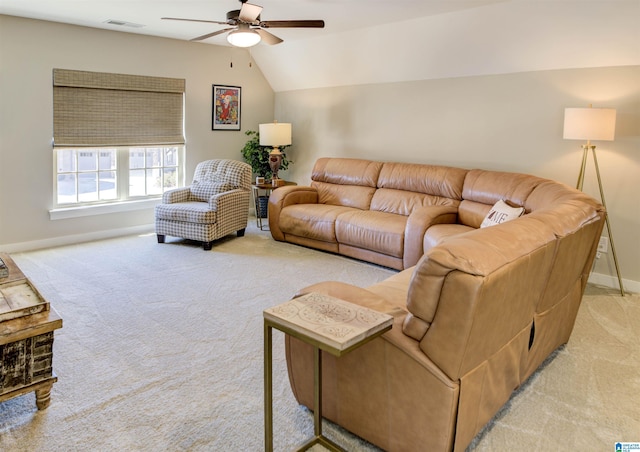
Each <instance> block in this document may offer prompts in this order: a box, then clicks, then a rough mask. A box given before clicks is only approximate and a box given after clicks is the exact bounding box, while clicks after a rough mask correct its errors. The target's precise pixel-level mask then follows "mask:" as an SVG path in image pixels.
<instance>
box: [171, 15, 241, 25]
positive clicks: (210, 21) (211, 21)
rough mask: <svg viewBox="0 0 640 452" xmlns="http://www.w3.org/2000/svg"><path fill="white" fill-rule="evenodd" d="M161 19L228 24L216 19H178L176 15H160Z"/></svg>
mask: <svg viewBox="0 0 640 452" xmlns="http://www.w3.org/2000/svg"><path fill="white" fill-rule="evenodd" d="M161 19H162V20H184V21H187V22H204V23H207V24H220V25H229V23H228V22H220V21H217V20H200V19H180V18H178V17H162V18H161Z"/></svg>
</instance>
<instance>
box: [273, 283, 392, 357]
mask: <svg viewBox="0 0 640 452" xmlns="http://www.w3.org/2000/svg"><path fill="white" fill-rule="evenodd" d="M263 314H264V318H265V319H267V320H269V321H270V322H271V323H273V324H274V325H276V327H278V326H283V327H286V328H288V329H289V330H291V331H292V333H293V335H294V336H297V337H300V336H302V337H303V338H306V337H308V338H311V339H313V340H314V341H316V342H317V344H318V345H319V346H320V348H322V349H325V350H327V351H329V352H331V353H333V354H334V355H338V356H339V355H340V354H341V353H342V352H343V351H345V350H347V349H349V348H351V347H353V346H356V345H357V344H359V343H361V342H364V341H365V340H366V339H368V338H370V337H372V336H375V335H378V334H381V332H384V331H386V330H388V329H389V328H391V325H392V324H393V317H392V316H390V315H388V314H384V313H382V312H378V311H374V310H373V309H369V308H365V307H363V306H359V305H356V304H353V303H349V302H348V301H344V300H341V299H339V298H335V297H331V296H329V295H325V294H321V293H309V294H306V295H303V296H301V297H298V298H294V299H293V300H290V301H287V302H286V303H282V304H279V305H277V306H274V307H272V308H268V309H265V310H264V313H263Z"/></svg>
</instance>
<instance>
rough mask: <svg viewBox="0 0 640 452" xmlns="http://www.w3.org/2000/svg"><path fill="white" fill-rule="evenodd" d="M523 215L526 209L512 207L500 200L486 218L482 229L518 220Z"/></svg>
mask: <svg viewBox="0 0 640 452" xmlns="http://www.w3.org/2000/svg"><path fill="white" fill-rule="evenodd" d="M523 213H524V207H511V206H510V205H508V204H507V203H506V202H504V201H503V200H500V201H498V202H497V203H495V204H494V205H493V207H492V208H491V210H490V211H489V213H488V214H487V216H486V217H484V220H483V221H482V224H481V225H480V227H481V228H486V227H487V226H494V225H496V224H500V223H504V222H505V221H509V220H513V219H515V218H518V217H519V216H521V215H522V214H523Z"/></svg>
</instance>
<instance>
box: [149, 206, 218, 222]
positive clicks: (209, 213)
mask: <svg viewBox="0 0 640 452" xmlns="http://www.w3.org/2000/svg"><path fill="white" fill-rule="evenodd" d="M217 217H218V212H216V211H214V210H211V209H210V208H209V203H208V202H198V201H189V202H180V203H175V204H158V205H157V206H156V218H158V219H160V220H171V221H184V222H187V223H206V224H214V223H215V222H216V221H217Z"/></svg>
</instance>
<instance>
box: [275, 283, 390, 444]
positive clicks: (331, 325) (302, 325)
mask: <svg viewBox="0 0 640 452" xmlns="http://www.w3.org/2000/svg"><path fill="white" fill-rule="evenodd" d="M263 316H264V394H265V403H264V424H265V426H264V430H265V451H267V452H272V451H273V380H272V379H273V375H272V365H273V364H272V333H273V331H272V329H273V328H276V329H278V330H280V331H283V332H284V333H286V334H289V335H291V336H293V337H295V338H297V339H300V340H301V341H304V342H306V343H308V344H309V345H312V346H313V349H314V350H313V357H314V369H313V373H314V400H313V404H314V405H313V407H314V409H313V418H314V437H313V438H311V439H310V440H309V441H307V442H306V443H305V444H303V445H302V446H301V447H300V448H299V449H298V451H304V450H307V449H309V448H311V447H312V446H314V445H315V444H321V445H322V446H324V447H325V448H326V449H328V450H330V451H344V449H342V448H341V447H340V446H338V445H337V444H336V443H334V442H333V441H331V440H330V439H328V438H326V437H325V436H323V435H322V353H321V351H322V350H324V351H325V352H329V353H331V354H332V355H334V356H338V357H340V356H342V355H345V354H347V353H349V352H350V351H352V350H354V349H356V348H358V347H360V346H362V345H364V344H366V343H367V342H369V341H371V340H373V339H375V338H377V337H378V336H380V335H382V334H383V333H385V332H386V331H389V330H390V329H391V327H392V326H393V317H392V316H390V315H388V314H384V313H382V312H378V311H374V310H372V309H369V308H365V307H363V306H359V305H356V304H353V303H349V302H348V301H345V300H341V299H338V298H335V297H331V296H329V295H325V294H321V293H313V292H312V293H309V294H306V295H303V296H301V297H298V298H294V299H293V300H290V301H288V302H286V303H282V304H279V305H278V306H275V307H273V308H268V309H265V310H264V312H263Z"/></svg>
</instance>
